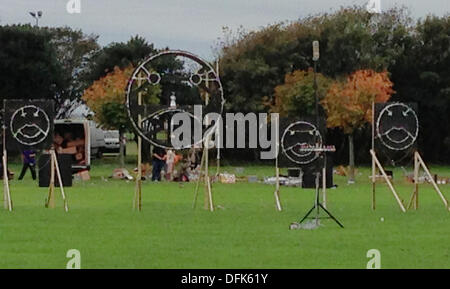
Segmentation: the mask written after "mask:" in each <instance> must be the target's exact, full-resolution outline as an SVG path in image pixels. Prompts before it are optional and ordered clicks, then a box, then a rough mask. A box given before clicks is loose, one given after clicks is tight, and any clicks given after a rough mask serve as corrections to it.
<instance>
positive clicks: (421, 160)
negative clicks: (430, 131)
mask: <svg viewBox="0 0 450 289" xmlns="http://www.w3.org/2000/svg"><path fill="white" fill-rule="evenodd" d="M415 155H416V157H417V161H418V163H419V164H420V165H421V166H422V168H423V170H424V171H425V173H426V174H427V176H428V178H429V179H430V182H431V184H432V185H433V188H434V190H435V191H436V193H437V194H438V195H439V197H440V198H441V200H442V202H443V203H444V205H445V208H447V209H448V201H447V199H446V198H445V197H444V194H442V192H441V190H440V189H439V187H438V185H437V184H436V182H435V181H434V178H433V176H432V175H431V173H430V171H429V170H428V168H427V165H426V164H425V162H424V161H423V159H422V157H421V156H420V154H419V152H416V153H415ZM416 202H417V200H416Z"/></svg>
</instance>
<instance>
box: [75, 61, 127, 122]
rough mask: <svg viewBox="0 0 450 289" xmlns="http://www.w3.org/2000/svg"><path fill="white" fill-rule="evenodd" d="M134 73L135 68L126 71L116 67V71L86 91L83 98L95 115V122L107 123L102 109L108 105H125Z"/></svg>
mask: <svg viewBox="0 0 450 289" xmlns="http://www.w3.org/2000/svg"><path fill="white" fill-rule="evenodd" d="M132 73H133V67H131V66H129V67H127V68H125V69H123V70H122V69H120V68H119V67H117V66H116V67H114V70H113V71H112V72H110V73H108V74H107V75H106V76H104V77H102V78H101V79H99V80H97V81H95V82H94V83H93V84H92V85H91V86H90V87H89V88H87V89H86V90H85V91H84V94H83V96H82V99H83V101H85V102H86V105H87V106H88V107H89V108H90V109H91V110H92V111H93V112H94V113H95V114H94V120H95V121H96V122H97V123H100V124H103V123H105V122H107V121H106V120H104V119H103V114H102V109H103V106H104V105H105V104H108V103H120V104H122V103H125V88H126V86H127V83H128V80H129V78H130V77H131V74H132Z"/></svg>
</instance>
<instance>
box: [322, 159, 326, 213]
mask: <svg viewBox="0 0 450 289" xmlns="http://www.w3.org/2000/svg"><path fill="white" fill-rule="evenodd" d="M322 193H323V196H322V197H323V207H324V208H325V209H326V208H327V168H326V165H325V166H324V167H323V169H322Z"/></svg>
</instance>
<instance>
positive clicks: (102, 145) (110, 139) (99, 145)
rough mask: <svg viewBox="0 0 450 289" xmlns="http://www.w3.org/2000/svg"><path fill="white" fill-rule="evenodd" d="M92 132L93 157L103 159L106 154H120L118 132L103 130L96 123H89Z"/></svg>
mask: <svg viewBox="0 0 450 289" xmlns="http://www.w3.org/2000/svg"><path fill="white" fill-rule="evenodd" d="M89 125H90V131H91V156H92V157H94V156H95V157H97V158H101V157H102V156H103V154H104V153H116V154H118V153H119V152H120V137H119V131H118V130H103V129H101V128H100V127H99V126H98V125H97V124H96V123H95V122H94V121H90V122H89Z"/></svg>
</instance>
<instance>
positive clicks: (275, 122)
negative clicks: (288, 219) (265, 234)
mask: <svg viewBox="0 0 450 289" xmlns="http://www.w3.org/2000/svg"><path fill="white" fill-rule="evenodd" d="M279 123H280V120H279V117H278V116H276V117H275V118H273V119H272V125H275V126H276V128H275V139H276V148H275V149H276V152H275V192H274V193H273V194H274V197H275V208H276V209H277V211H279V212H281V211H282V210H283V207H282V206H281V201H280V168H279V167H278V154H279V153H280V141H279V139H280V132H279Z"/></svg>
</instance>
